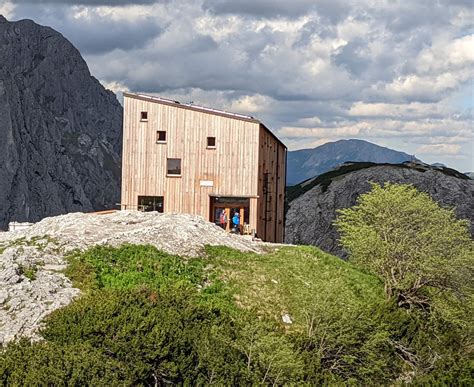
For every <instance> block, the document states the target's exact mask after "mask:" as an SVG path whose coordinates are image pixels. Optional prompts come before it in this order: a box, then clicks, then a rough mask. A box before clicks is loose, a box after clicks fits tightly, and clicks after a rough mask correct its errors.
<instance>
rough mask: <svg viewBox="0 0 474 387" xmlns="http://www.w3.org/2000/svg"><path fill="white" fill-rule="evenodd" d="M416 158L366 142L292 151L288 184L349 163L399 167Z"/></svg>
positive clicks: (349, 142)
mask: <svg viewBox="0 0 474 387" xmlns="http://www.w3.org/2000/svg"><path fill="white" fill-rule="evenodd" d="M413 160H416V159H415V158H414V156H411V155H409V154H407V153H403V152H398V151H396V150H393V149H389V148H385V147H383V146H379V145H376V144H372V143H371V142H368V141H363V140H339V141H335V142H329V143H327V144H324V145H321V146H318V147H316V148H313V149H301V150H297V151H292V152H288V170H287V179H286V184H287V185H294V184H297V183H300V182H302V181H303V180H306V179H309V178H312V177H315V176H317V175H320V174H322V173H325V172H327V171H329V170H331V169H333V168H336V167H337V166H339V165H341V164H343V163H345V162H347V161H369V162H373V163H389V164H399V163H403V162H405V161H413Z"/></svg>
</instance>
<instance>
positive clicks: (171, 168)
mask: <svg viewBox="0 0 474 387" xmlns="http://www.w3.org/2000/svg"><path fill="white" fill-rule="evenodd" d="M167 174H168V176H181V159H168V160H167Z"/></svg>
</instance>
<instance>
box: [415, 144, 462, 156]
mask: <svg viewBox="0 0 474 387" xmlns="http://www.w3.org/2000/svg"><path fill="white" fill-rule="evenodd" d="M460 150H461V145H459V144H430V145H422V146H420V147H418V148H417V149H416V151H417V153H419V154H422V155H451V156H452V155H458V154H459V151H460Z"/></svg>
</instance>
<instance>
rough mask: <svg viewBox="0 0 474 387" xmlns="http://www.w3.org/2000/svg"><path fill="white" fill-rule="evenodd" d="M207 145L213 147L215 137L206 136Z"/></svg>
mask: <svg viewBox="0 0 474 387" xmlns="http://www.w3.org/2000/svg"><path fill="white" fill-rule="evenodd" d="M207 147H208V148H215V147H216V138H215V137H208V138H207Z"/></svg>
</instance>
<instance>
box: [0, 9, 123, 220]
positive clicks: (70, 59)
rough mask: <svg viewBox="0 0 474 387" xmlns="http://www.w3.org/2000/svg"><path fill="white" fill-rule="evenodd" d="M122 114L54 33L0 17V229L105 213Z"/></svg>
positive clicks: (111, 196) (116, 189)
mask: <svg viewBox="0 0 474 387" xmlns="http://www.w3.org/2000/svg"><path fill="white" fill-rule="evenodd" d="M121 126H122V107H121V106H120V104H119V102H118V101H117V99H116V97H115V95H114V94H113V93H112V92H111V91H108V90H106V89H104V87H103V86H102V85H101V84H100V83H99V82H98V81H97V79H95V78H94V77H92V76H91V74H90V72H89V69H88V67H87V65H86V63H85V61H84V60H83V59H82V57H81V55H80V53H79V51H77V49H76V48H74V46H73V45H72V44H71V43H70V42H69V41H68V40H66V39H65V38H64V37H63V36H62V35H61V34H60V33H58V32H56V31H54V30H52V29H51V28H48V27H43V26H39V25H37V24H35V23H34V22H32V21H31V20H22V21H18V22H8V21H7V20H6V19H5V18H4V17H2V16H0V229H2V228H3V229H4V228H5V227H6V226H7V224H8V222H9V221H37V220H39V219H41V218H43V217H45V216H49V215H55V214H60V213H66V212H71V211H90V210H98V209H103V208H110V207H113V206H114V204H115V203H117V202H118V201H119V200H120V199H119V195H120V154H121Z"/></svg>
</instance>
